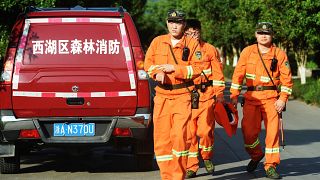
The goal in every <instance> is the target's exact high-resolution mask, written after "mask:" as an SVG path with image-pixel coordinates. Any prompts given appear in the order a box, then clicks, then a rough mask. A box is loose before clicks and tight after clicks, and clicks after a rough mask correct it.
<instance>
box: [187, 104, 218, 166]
mask: <svg viewBox="0 0 320 180" xmlns="http://www.w3.org/2000/svg"><path fill="white" fill-rule="evenodd" d="M213 105H214V99H212V98H211V99H209V100H207V101H200V102H199V109H193V110H192V120H191V122H190V123H189V124H190V126H189V131H190V135H191V137H190V138H191V139H190V141H191V146H190V148H189V155H188V163H187V170H192V171H194V172H197V171H198V169H199V159H198V153H199V150H200V155H201V157H202V159H203V160H208V159H211V157H212V155H213V144H214V132H213V130H214V125H215V123H214V122H215V121H214V112H213V110H214V109H213ZM197 137H199V143H198V138H197Z"/></svg>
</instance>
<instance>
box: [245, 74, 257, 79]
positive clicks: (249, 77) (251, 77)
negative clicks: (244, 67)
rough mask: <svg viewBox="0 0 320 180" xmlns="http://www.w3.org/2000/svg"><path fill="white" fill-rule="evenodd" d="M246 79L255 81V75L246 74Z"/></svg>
mask: <svg viewBox="0 0 320 180" xmlns="http://www.w3.org/2000/svg"><path fill="white" fill-rule="evenodd" d="M246 78H247V79H252V80H255V79H256V75H254V74H249V73H246Z"/></svg>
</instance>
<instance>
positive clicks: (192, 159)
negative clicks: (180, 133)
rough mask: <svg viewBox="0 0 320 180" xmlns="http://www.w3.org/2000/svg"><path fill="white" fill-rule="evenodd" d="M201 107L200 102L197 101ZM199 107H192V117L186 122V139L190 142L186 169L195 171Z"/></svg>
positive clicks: (196, 166) (196, 165) (197, 166)
mask: <svg viewBox="0 0 320 180" xmlns="http://www.w3.org/2000/svg"><path fill="white" fill-rule="evenodd" d="M199 108H201V102H199ZM199 112H200V111H199V109H192V118H191V121H189V123H188V127H189V128H188V140H189V141H190V142H191V144H190V148H189V154H188V162H187V170H192V171H194V172H197V171H198V169H199V159H198V155H199V153H198V145H199V144H198V138H197V135H196V130H197V120H198V114H199Z"/></svg>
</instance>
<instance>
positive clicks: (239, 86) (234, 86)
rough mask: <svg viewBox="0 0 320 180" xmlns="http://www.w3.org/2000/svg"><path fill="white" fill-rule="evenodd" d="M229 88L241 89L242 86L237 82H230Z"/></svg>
mask: <svg viewBox="0 0 320 180" xmlns="http://www.w3.org/2000/svg"><path fill="white" fill-rule="evenodd" d="M231 88H232V89H236V90H241V88H242V86H241V85H239V84H234V83H231Z"/></svg>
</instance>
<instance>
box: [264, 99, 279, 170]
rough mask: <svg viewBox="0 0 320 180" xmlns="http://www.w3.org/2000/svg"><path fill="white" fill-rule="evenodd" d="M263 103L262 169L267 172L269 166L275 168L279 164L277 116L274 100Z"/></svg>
mask: <svg viewBox="0 0 320 180" xmlns="http://www.w3.org/2000/svg"><path fill="white" fill-rule="evenodd" d="M264 102H266V103H265V104H264V105H263V109H262V117H263V119H264V125H265V128H266V139H265V144H266V148H265V155H266V156H265V158H266V161H265V163H264V168H265V170H267V169H268V168H269V167H270V166H274V167H275V166H276V165H278V164H279V163H280V148H279V116H278V113H277V111H276V110H275V107H274V102H275V100H265V101H264Z"/></svg>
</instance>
